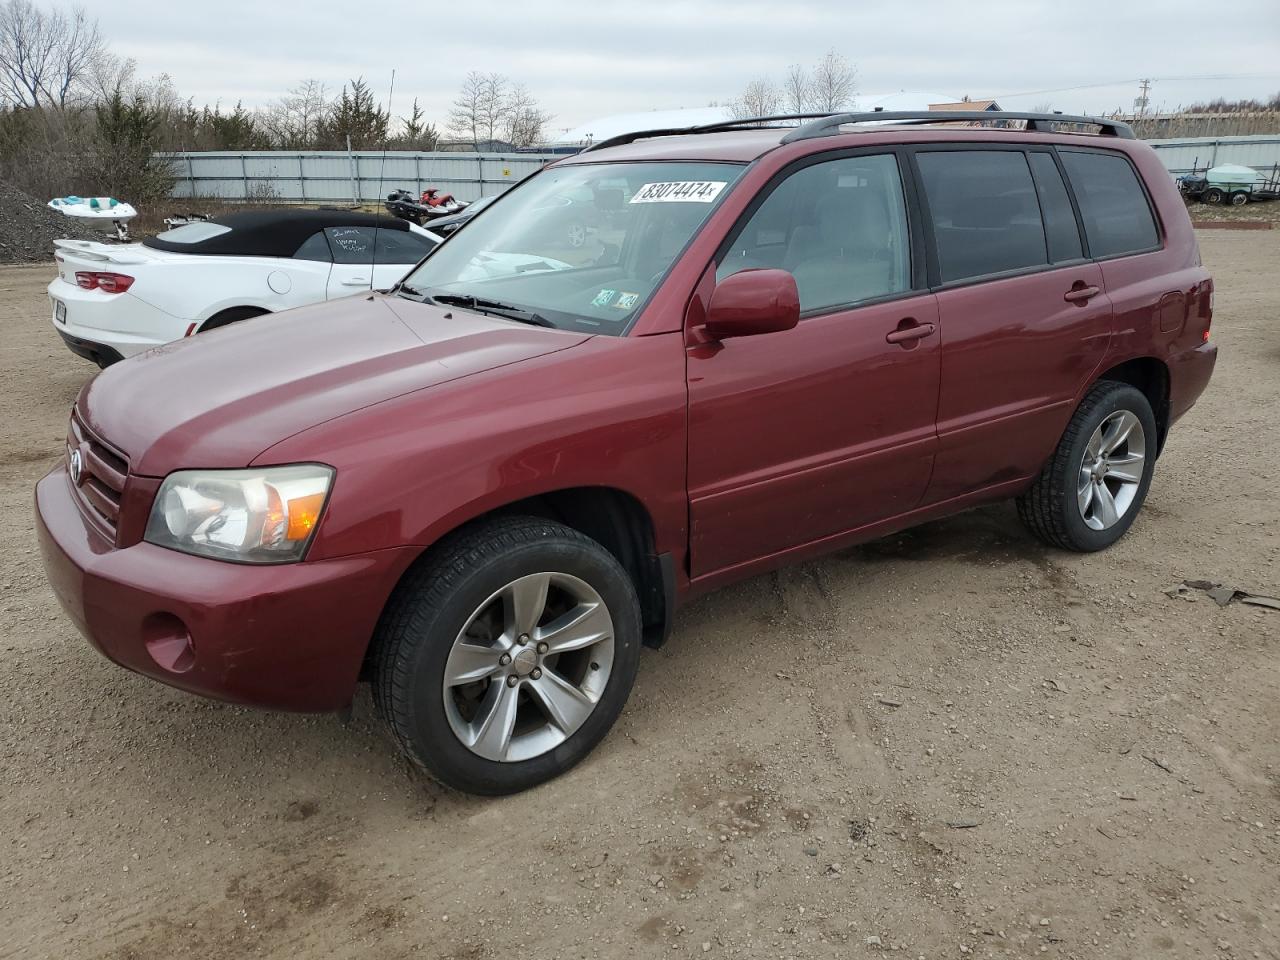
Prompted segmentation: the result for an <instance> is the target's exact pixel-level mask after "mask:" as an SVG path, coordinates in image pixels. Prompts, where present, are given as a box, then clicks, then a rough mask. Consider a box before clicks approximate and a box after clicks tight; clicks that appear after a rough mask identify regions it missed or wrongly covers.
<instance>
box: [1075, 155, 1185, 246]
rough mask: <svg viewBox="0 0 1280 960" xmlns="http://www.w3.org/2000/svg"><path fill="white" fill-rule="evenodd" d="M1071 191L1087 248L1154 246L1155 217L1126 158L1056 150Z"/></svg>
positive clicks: (1156, 238) (1158, 237)
mask: <svg viewBox="0 0 1280 960" xmlns="http://www.w3.org/2000/svg"><path fill="white" fill-rule="evenodd" d="M1059 156H1061V157H1062V165H1063V166H1064V167H1066V170H1067V177H1068V178H1070V180H1071V186H1072V188H1073V189H1074V190H1075V193H1076V202H1077V203H1078V204H1079V205H1080V215H1081V217H1082V218H1083V219H1084V232H1085V235H1086V236H1087V237H1088V238H1089V253H1090V255H1091V256H1094V257H1118V256H1121V255H1122V254H1126V253H1138V252H1140V251H1143V250H1150V249H1152V248H1154V247H1157V246H1159V244H1160V236H1159V234H1158V233H1157V232H1156V222H1155V218H1153V217H1152V216H1151V206H1150V205H1149V204H1148V203H1147V195H1146V194H1145V193H1144V192H1143V190H1142V184H1141V183H1139V182H1138V175H1137V174H1136V173H1134V172H1133V166H1132V165H1131V164H1130V163H1129V160H1128V158H1126V157H1122V156H1117V155H1116V154H1114V153H1081V152H1077V151H1074V150H1060V151H1059Z"/></svg>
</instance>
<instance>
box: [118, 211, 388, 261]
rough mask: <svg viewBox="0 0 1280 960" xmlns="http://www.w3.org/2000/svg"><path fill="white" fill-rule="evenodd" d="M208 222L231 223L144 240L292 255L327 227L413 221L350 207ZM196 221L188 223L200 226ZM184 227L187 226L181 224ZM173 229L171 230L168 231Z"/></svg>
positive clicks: (169, 246)
mask: <svg viewBox="0 0 1280 960" xmlns="http://www.w3.org/2000/svg"><path fill="white" fill-rule="evenodd" d="M208 223H213V224H218V225H220V226H224V227H229V228H230V229H229V230H227V231H224V232H221V233H218V234H217V235H216V236H212V237H207V238H205V239H203V240H197V241H195V242H193V243H181V242H178V243H175V242H173V241H171V240H165V239H164V234H161V235H160V236H158V237H147V238H146V239H145V240H143V241H142V243H143V244H144V245H145V246H148V247H154V248H155V249H156V250H168V251H170V252H171V253H196V254H209V255H213V256H217V255H221V256H241V257H291V256H293V255H294V253H295V252H296V251H297V249H298V248H299V247H300V246H302V244H303V241H305V240H306V239H307V238H308V237H310V236H311V235H312V234H313V233H315V232H316V231H317V230H323V229H324V228H325V227H381V228H382V229H383V230H408V229H409V223H408V221H406V220H400V219H398V218H396V217H385V216H381V215H380V214H376V213H358V212H349V211H346V210H255V211H253V212H250V213H232V214H228V215H227V216H225V217H214V218H213V219H212V220H210V221H208ZM198 225H199V221H197V222H196V223H192V224H188V225H187V226H198ZM176 229H178V230H184V229H186V228H185V227H178V228H176ZM166 232H171V231H166Z"/></svg>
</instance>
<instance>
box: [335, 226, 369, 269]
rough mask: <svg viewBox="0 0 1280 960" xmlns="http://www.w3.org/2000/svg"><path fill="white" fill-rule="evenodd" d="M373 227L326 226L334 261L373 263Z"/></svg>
mask: <svg viewBox="0 0 1280 960" xmlns="http://www.w3.org/2000/svg"><path fill="white" fill-rule="evenodd" d="M375 233H376V230H375V229H374V228H373V227H325V231H324V234H325V236H326V237H328V238H329V248H330V249H331V250H332V251H333V262H334V263H347V264H351V263H360V264H363V263H373V238H374V234H375Z"/></svg>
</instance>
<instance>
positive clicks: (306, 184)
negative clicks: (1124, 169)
mask: <svg viewBox="0 0 1280 960" xmlns="http://www.w3.org/2000/svg"><path fill="white" fill-rule="evenodd" d="M1147 143H1149V144H1150V145H1151V146H1152V147H1154V148H1155V150H1156V151H1157V152H1158V153H1159V154H1160V159H1161V160H1162V161H1163V162H1164V165H1165V168H1166V169H1167V170H1168V171H1169V172H1170V173H1171V174H1173V175H1175V176H1176V175H1178V174H1182V173H1189V172H1191V170H1192V168H1193V167H1194V168H1195V169H1198V170H1204V169H1205V168H1206V167H1213V166H1217V165H1218V164H1220V163H1240V164H1244V165H1245V166H1249V167H1253V168H1254V169H1256V170H1259V171H1267V172H1270V170H1271V169H1272V167H1273V166H1275V165H1276V164H1277V163H1280V135H1259V136H1248V137H1188V138H1180V139H1175V140H1148V141H1147ZM559 156H562V155H561V154H550V153H548V154H534V153H510V154H507V153H448V152H443V153H412V152H406V151H390V152H388V153H386V154H385V155H384V154H383V153H381V152H380V151H375V150H365V151H357V152H353V153H347V152H345V151H341V150H333V151H323V150H317V151H310V152H301V153H298V152H295V153H288V152H284V151H275V150H259V151H250V152H246V153H233V152H214V153H179V154H176V155H175V156H174V158H173V163H174V171H175V173H176V174H177V177H178V180H177V183H176V185H175V187H174V191H173V195H174V197H177V198H191V197H201V198H218V199H222V200H231V201H237V200H253V199H258V200H272V201H276V202H281V203H376V202H380V201H381V200H382V199H383V198H385V197H386V195H387V194H388V193H390V192H391V191H392V190H394V189H396V188H397V187H404V188H405V189H407V190H412V191H414V193H419V192H421V191H422V189H423V188H424V187H428V186H432V187H439V188H440V189H441V190H442V191H444V192H446V193H452V194H453V195H454V196H455V197H457V198H458V199H459V200H476V199H478V198H480V197H485V196H490V195H492V194H496V193H501V192H502V191H504V190H506V189H507V188H508V187H510V186H511V185H512V184H513V183H518V182H519V181H521V180H523V179H524V178H525V177H527V176H529V174H531V173H535V172H536V171H537V170H539V169H541V168H542V166H543V165H545V164H547V163H549V162H550V161H552V160H555V159H557V158H558V157H559Z"/></svg>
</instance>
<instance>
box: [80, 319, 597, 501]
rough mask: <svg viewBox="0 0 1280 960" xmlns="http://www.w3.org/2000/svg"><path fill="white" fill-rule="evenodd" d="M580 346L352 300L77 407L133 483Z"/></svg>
mask: <svg viewBox="0 0 1280 960" xmlns="http://www.w3.org/2000/svg"><path fill="white" fill-rule="evenodd" d="M586 339H588V338H587V337H586V336H583V335H581V334H576V333H567V332H564V331H559V330H549V329H546V328H541V327H531V326H523V325H521V324H517V323H514V322H510V321H505V320H497V319H490V318H488V317H482V316H479V315H477V314H474V313H467V312H465V311H463V310H454V311H452V312H451V313H450V312H447V311H445V310H442V309H439V308H437V307H432V306H427V305H424V304H420V303H415V302H412V301H409V300H402V299H397V298H394V297H383V296H372V297H351V298H348V299H345V300H340V301H335V302H333V303H326V304H321V305H318V306H315V307H306V308H303V309H299V310H290V311H288V312H286V313H281V314H278V315H275V316H266V317H260V318H258V319H255V320H250V321H246V322H243V323H238V324H233V325H231V326H229V327H225V328H222V329H220V330H214V331H210V332H209V333H204V334H199V335H197V336H195V337H192V338H191V339H189V340H179V341H176V342H174V343H171V344H168V345H166V346H163V347H159V348H157V349H155V350H152V351H150V352H148V353H145V354H142V355H140V356H137V357H134V358H132V359H130V360H126V361H124V362H123V363H117V364H115V365H113V366H112V367H110V368H108V369H107V370H105V371H103V372H102V373H101V374H100V375H99V376H98V377H97V378H96V379H94V380H93V381H92V382H90V383H89V384H88V385H87V386H86V387H85V388H84V390H82V391H81V394H80V399H79V400H78V404H79V407H80V411H81V414H82V416H84V417H85V418H86V419H87V420H88V422H89V425H90V427H92V429H93V430H94V431H96V432H97V433H98V435H99V436H100V437H102V438H103V439H105V440H107V441H108V442H109V443H111V444H112V445H113V446H115V447H117V448H118V449H119V450H120V451H121V452H122V453H125V454H127V455H128V457H129V459H130V469H131V470H132V471H133V472H134V473H138V474H143V475H147V476H163V475H164V474H166V473H168V472H169V471H171V470H177V469H182V468H188V467H242V466H247V465H248V464H249V462H250V461H251V460H253V458H254V457H255V456H257V455H258V454H259V453H261V452H262V451H263V450H265V449H267V448H268V447H270V446H272V445H273V444H276V443H278V442H280V441H281V440H283V439H285V438H286V437H289V436H291V435H293V434H295V433H297V432H298V431H300V430H305V429H306V428H307V427H312V426H315V425H316V424H319V423H323V422H324V421H326V420H329V419H332V418H334V417H338V416H342V415H343V414H346V413H350V412H352V411H354V410H359V409H360V408H361V407H366V406H369V405H370V404H373V403H378V402H380V401H382V400H388V399H390V398H392V397H396V396H400V395H402V394H405V393H410V392H412V391H414V390H421V389H423V388H426V387H431V386H434V385H436V384H440V383H445V382H446V381H449V380H457V379H458V378H460V377H465V376H468V375H470V374H473V373H479V372H481V371H483V370H490V369H493V368H494V367H500V366H504V365H506V364H509V363H517V362H519V361H521V360H527V359H530V358H532V357H537V356H542V355H543V354H547V353H554V352H555V351H557V350H564V349H567V348H569V347H572V346H576V345H577V344H579V343H582V342H583V341H584V340H586Z"/></svg>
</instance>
